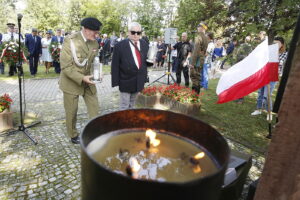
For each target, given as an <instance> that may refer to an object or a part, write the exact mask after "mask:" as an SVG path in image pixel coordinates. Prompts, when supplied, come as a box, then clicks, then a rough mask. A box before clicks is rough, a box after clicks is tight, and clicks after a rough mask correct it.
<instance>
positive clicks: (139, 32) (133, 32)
mask: <svg viewBox="0 0 300 200" xmlns="http://www.w3.org/2000/svg"><path fill="white" fill-rule="evenodd" d="M130 33H131V35H135V34H138V35H141V34H142V32H141V31H130Z"/></svg>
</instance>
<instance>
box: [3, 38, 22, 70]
mask: <svg viewBox="0 0 300 200" xmlns="http://www.w3.org/2000/svg"><path fill="white" fill-rule="evenodd" d="M18 51H19V45H18V43H17V42H14V41H8V42H3V43H2V44H1V46H0V52H1V54H0V55H1V57H0V62H2V61H4V62H6V63H9V64H10V65H11V64H14V63H17V62H19V56H18ZM20 54H21V60H23V61H26V56H25V55H28V50H27V49H26V48H25V46H24V44H21V53H20Z"/></svg>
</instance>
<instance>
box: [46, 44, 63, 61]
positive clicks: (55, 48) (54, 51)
mask: <svg viewBox="0 0 300 200" xmlns="http://www.w3.org/2000/svg"><path fill="white" fill-rule="evenodd" d="M49 51H50V53H51V56H52V59H53V61H55V62H60V60H59V56H60V52H61V44H60V43H59V42H51V43H50V45H49Z"/></svg>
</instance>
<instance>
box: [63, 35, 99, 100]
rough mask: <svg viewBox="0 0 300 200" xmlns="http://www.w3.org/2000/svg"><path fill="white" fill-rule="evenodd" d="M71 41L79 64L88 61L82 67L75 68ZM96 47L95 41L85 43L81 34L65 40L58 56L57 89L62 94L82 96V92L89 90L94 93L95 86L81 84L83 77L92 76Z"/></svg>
mask: <svg viewBox="0 0 300 200" xmlns="http://www.w3.org/2000/svg"><path fill="white" fill-rule="evenodd" d="M71 39H72V41H73V43H74V45H75V49H76V55H77V58H78V61H79V63H82V62H83V60H84V59H86V58H87V59H88V61H87V64H86V65H85V66H83V67H80V66H77V65H76V63H75V62H74V58H73V55H72V52H71V45H70V40H71ZM98 47H99V45H98V43H97V41H96V40H95V41H90V40H87V41H86V42H85V41H84V39H83V37H82V35H81V32H77V33H75V34H72V35H70V36H67V37H66V38H65V40H64V43H63V47H62V51H61V54H60V66H61V73H60V79H59V88H60V89H61V90H62V91H63V92H66V93H69V94H73V95H83V94H84V90H85V89H87V88H90V89H91V92H92V93H93V94H95V93H96V91H97V90H96V87H95V85H88V84H86V83H84V82H82V79H83V77H84V76H86V75H91V74H92V73H91V70H92V63H93V60H94V58H95V56H96V55H97V53H98Z"/></svg>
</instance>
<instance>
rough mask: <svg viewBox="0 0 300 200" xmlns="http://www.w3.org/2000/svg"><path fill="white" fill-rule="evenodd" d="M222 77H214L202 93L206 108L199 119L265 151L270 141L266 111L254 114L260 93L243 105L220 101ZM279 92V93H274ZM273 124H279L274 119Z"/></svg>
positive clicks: (223, 133) (245, 144) (202, 110)
mask: <svg viewBox="0 0 300 200" xmlns="http://www.w3.org/2000/svg"><path fill="white" fill-rule="evenodd" d="M217 83H218V80H210V82H209V89H208V90H206V91H204V90H202V91H204V95H203V96H202V107H201V113H200V114H199V118H200V119H201V120H202V121H204V122H206V123H208V124H210V125H211V126H213V127H214V128H215V129H217V130H218V131H219V132H220V133H221V134H222V135H223V136H225V137H227V138H230V139H232V140H234V141H236V142H239V143H241V144H243V145H244V146H247V147H249V148H251V149H252V150H253V151H256V152H259V153H263V152H265V150H266V147H267V145H268V144H269V140H268V139H266V138H265V136H266V135H267V134H268V122H267V120H266V114H262V115H258V116H251V112H253V111H254V110H255V108H256V97H257V92H254V93H251V94H249V95H248V96H246V97H245V100H244V103H243V104H237V103H235V102H228V103H224V104H216V102H217V99H218V97H217V95H216V92H215V91H216V86H217ZM274 93H276V92H274ZM272 123H275V120H273V122H272Z"/></svg>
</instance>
